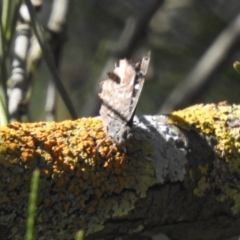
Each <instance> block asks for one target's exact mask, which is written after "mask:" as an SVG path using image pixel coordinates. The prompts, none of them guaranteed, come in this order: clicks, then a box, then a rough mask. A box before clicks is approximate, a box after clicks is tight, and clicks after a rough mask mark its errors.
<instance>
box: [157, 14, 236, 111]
mask: <svg viewBox="0 0 240 240" xmlns="http://www.w3.org/2000/svg"><path fill="white" fill-rule="evenodd" d="M239 26H240V14H239V15H238V16H237V17H236V18H235V19H234V20H233V22H232V23H230V24H229V26H228V27H227V28H226V29H224V30H223V31H222V32H221V33H220V35H219V36H218V37H217V39H216V40H215V41H214V42H213V43H212V45H211V46H210V47H209V49H208V50H207V51H206V52H205V53H204V55H203V56H202V58H201V59H200V60H199V62H198V63H197V65H196V66H195V67H194V69H193V70H192V71H191V72H190V73H189V75H188V76H187V77H186V79H185V80H184V81H182V82H181V83H180V84H179V85H178V86H177V87H176V88H175V89H174V90H173V91H172V93H171V94H170V95H169V97H168V98H167V100H166V101H165V102H164V103H163V105H162V106H161V108H160V110H159V112H158V113H168V112H171V111H172V110H174V109H178V108H182V107H185V106H187V105H189V104H191V102H192V100H193V98H195V96H196V95H197V94H198V93H199V92H200V91H201V90H202V89H203V88H204V86H205V85H206V84H207V83H208V82H209V80H210V77H211V76H212V75H213V73H214V72H215V71H216V70H217V68H219V67H220V65H221V64H222V63H223V61H224V60H225V58H226V57H227V56H228V54H229V53H230V51H231V49H232V48H233V46H234V45H235V44H236V43H237V41H238V40H239V36H240V28H239Z"/></svg>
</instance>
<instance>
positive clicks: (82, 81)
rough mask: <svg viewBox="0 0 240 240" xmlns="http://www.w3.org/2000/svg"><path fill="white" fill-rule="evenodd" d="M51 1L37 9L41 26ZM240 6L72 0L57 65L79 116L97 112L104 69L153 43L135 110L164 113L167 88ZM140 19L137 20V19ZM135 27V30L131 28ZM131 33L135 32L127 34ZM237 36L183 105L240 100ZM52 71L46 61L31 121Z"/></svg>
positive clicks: (40, 111)
mask: <svg viewBox="0 0 240 240" xmlns="http://www.w3.org/2000/svg"><path fill="white" fill-rule="evenodd" d="M51 3H52V1H49V0H44V1H43V5H42V9H41V11H39V13H38V15H39V21H40V22H41V24H42V25H43V26H44V24H46V19H47V18H48V16H49V13H50V9H51V7H52V5H51ZM239 7H240V2H239V1H237V0H211V1H209V0H201V1H199V0H182V1H175V0H165V1H161V0H157V1H156V0H141V1H139V0H121V1H112V0H101V1H99V0H88V1H82V0H71V1H69V9H68V16H67V21H66V25H67V32H66V33H67V34H66V41H65V44H64V47H63V51H62V54H61V63H60V68H59V71H60V76H61V79H62V81H63V83H64V85H65V87H66V89H67V91H68V93H69V94H70V97H71V99H72V101H73V104H74V107H75V109H76V111H77V113H78V116H79V117H87V116H97V115H99V114H98V111H99V106H100V105H99V100H98V97H97V93H98V92H99V91H100V90H99V87H98V82H99V81H100V80H103V79H104V78H106V77H107V72H109V71H111V70H113V68H114V63H115V62H117V60H118V59H119V58H125V57H127V58H128V59H132V60H133V61H138V60H139V59H140V58H141V57H142V56H143V55H144V54H146V53H147V52H148V51H149V50H150V51H151V63H150V69H149V70H148V74H147V80H146V82H145V86H144V89H143V91H142V95H141V97H140V101H139V105H138V108H137V114H151V115H154V114H158V113H160V110H161V106H162V104H163V103H165V102H166V101H168V96H169V94H171V92H172V91H173V90H174V89H175V88H176V87H177V86H178V85H179V84H180V85H181V84H182V83H183V81H184V80H185V79H186V78H187V76H188V75H189V73H190V72H191V71H192V70H193V69H194V67H195V66H196V64H197V63H198V62H199V60H200V58H201V57H202V56H203V54H204V53H205V52H206V51H207V50H208V49H209V47H210V46H211V45H212V44H213V43H214V41H215V40H216V38H217V37H218V36H219V34H220V33H221V32H222V31H224V30H225V29H226V28H228V26H229V25H230V24H231V22H232V21H234V19H235V18H237V16H238V14H239V9H240V8H239ZM138 22H140V24H139V26H138V27H136V25H134V24H136V23H138ZM134 26H135V27H136V29H137V31H135V32H132V29H133V28H134ZM239 28H240V25H239ZM129 36H132V38H131V39H128V38H129ZM229 37H231V36H229ZM238 40H239V39H238ZM238 43H239V41H233V44H232V46H231V48H229V50H228V51H227V54H225V55H224V57H223V60H222V61H221V62H220V63H219V64H218V65H217V66H216V67H215V68H214V69H213V70H212V71H211V73H210V74H209V75H208V77H207V80H206V81H205V82H204V84H202V86H201V87H199V88H198V90H197V91H196V92H194V96H190V97H189V98H187V101H185V102H184V103H183V104H180V105H181V106H180V107H181V108H182V107H186V106H189V105H192V104H195V103H211V102H219V101H223V100H227V101H228V102H229V103H239V102H240V98H239V92H240V91H239V89H240V76H239V75H238V74H237V73H236V72H235V71H234V69H233V67H232V65H233V62H234V61H236V60H239V59H240V54H239V53H240V48H239V44H238ZM220 48H221V47H220ZM222 48H224V45H223V46H222ZM49 78H50V74H49V71H48V69H47V67H46V64H44V62H43V64H41V67H40V71H39V73H38V74H37V77H36V81H35V83H34V85H35V86H34V90H33V96H32V98H31V102H30V111H31V112H32V113H31V116H32V118H31V121H39V120H44V101H45V97H46V94H45V92H46V85H47V81H48V79H49ZM190 91H191V90H190V88H189V92H190ZM184 94H186V93H184ZM177 108H178V106H177ZM168 111H170V110H167V109H166V110H164V112H163V113H167V112H168ZM67 118H70V116H69V115H68V112H67V110H66V108H65V106H64V104H63V103H62V101H61V99H60V98H58V107H57V120H58V121H60V120H64V119H67Z"/></svg>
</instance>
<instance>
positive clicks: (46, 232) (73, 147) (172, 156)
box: [0, 103, 240, 240]
mask: <svg viewBox="0 0 240 240" xmlns="http://www.w3.org/2000/svg"><path fill="white" fill-rule="evenodd" d="M239 117H240V108H239V107H238V106H227V105H225V104H224V103H221V104H218V105H214V104H211V105H206V106H203V105H196V106H193V107H190V108H187V109H185V110H182V111H178V112H173V113H172V114H170V115H169V116H155V117H154V116H153V117H151V116H143V117H141V118H135V120H134V123H135V124H134V136H133V138H132V139H131V140H129V142H127V143H126V145H125V146H120V147H118V146H114V144H112V141H111V140H110V139H108V138H105V134H104V130H103V127H102V122H101V120H100V119H99V118H89V119H79V120H77V121H65V122H62V123H41V122H40V123H32V124H20V123H14V124H10V125H9V126H7V127H1V128H0V164H1V168H0V176H1V177H0V189H1V192H0V195H1V196H0V203H1V204H0V223H1V226H2V228H1V229H2V230H4V232H5V233H6V234H5V238H2V239H23V236H24V233H25V220H26V209H27V200H28V193H29V182H30V177H31V173H32V171H33V170H34V169H35V168H36V167H38V168H39V169H40V170H41V182H40V191H39V203H38V212H37V219H36V221H37V223H36V229H35V239H73V237H74V234H75V232H76V231H77V230H79V229H80V228H83V229H85V232H86V235H87V236H86V238H85V239H114V238H116V237H122V239H147V238H150V237H151V236H153V235H155V234H157V233H159V232H162V233H165V234H166V235H168V236H169V237H170V238H171V239H173V240H174V239H187V240H188V239H199V240H200V239H204V240H206V239H211V240H212V239H213V240H214V239H225V238H226V237H229V236H233V235H237V234H240V228H239V224H240V218H239V210H240V202H239V201H240V194H239V190H240V189H239V171H240V167H239V166H240V162H239V159H240V157H239V153H238V146H239V139H238V138H239V126H240V124H239V120H238V119H239Z"/></svg>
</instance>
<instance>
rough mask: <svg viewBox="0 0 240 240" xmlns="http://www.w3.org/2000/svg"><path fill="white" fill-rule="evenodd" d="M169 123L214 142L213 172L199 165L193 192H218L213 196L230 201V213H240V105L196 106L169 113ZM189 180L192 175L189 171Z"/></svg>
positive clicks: (197, 194) (222, 103)
mask: <svg viewBox="0 0 240 240" xmlns="http://www.w3.org/2000/svg"><path fill="white" fill-rule="evenodd" d="M168 124H175V125H177V126H179V127H180V128H183V129H185V130H191V129H197V130H198V131H199V132H200V133H202V134H204V135H205V136H206V138H207V139H208V140H209V139H211V138H212V139H214V141H213V142H212V143H210V144H211V146H212V147H213V150H214V152H215V159H214V162H213V165H214V169H213V171H212V172H209V166H208V165H205V166H199V169H198V171H199V172H200V176H201V177H200V179H198V180H197V186H196V188H195V189H194V191H193V193H194V195H196V196H203V195H205V194H206V193H207V192H208V191H209V190H210V189H212V190H213V189H218V190H220V191H221V193H220V194H219V195H218V196H217V197H216V199H217V200H219V201H223V200H226V199H229V198H230V199H233V200H234V202H235V205H234V206H233V207H232V211H233V213H234V214H235V213H239V210H240V208H239V205H240V203H239V202H240V201H239V199H240V198H239V191H232V189H234V188H236V189H239V185H240V182H239V174H240V150H239V149H240V106H238V105H227V103H226V102H221V103H219V104H207V105H203V104H198V105H194V106H191V107H189V108H186V109H183V110H180V111H175V112H173V113H171V114H170V116H169V120H168ZM189 176H190V178H191V179H193V178H194V176H195V174H194V172H193V170H190V171H189Z"/></svg>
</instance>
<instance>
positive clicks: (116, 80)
mask: <svg viewBox="0 0 240 240" xmlns="http://www.w3.org/2000/svg"><path fill="white" fill-rule="evenodd" d="M149 62H150V52H149V53H148V54H147V56H145V57H143V58H142V59H141V61H140V62H138V63H136V64H133V63H131V62H130V61H128V60H126V59H122V60H120V61H119V65H118V66H115V69H114V71H113V72H110V73H108V79H106V80H103V81H101V82H100V87H101V89H102V92H101V93H99V94H98V96H99V98H100V99H101V100H102V105H101V108H100V115H101V117H102V120H103V123H104V126H105V129H106V132H107V136H108V137H111V138H112V139H113V140H114V142H115V143H116V144H119V145H121V144H122V143H124V142H125V141H126V140H127V139H128V138H130V137H131V136H132V132H131V128H132V125H133V117H134V114H135V111H136V107H137V104H138V101H139V97H140V94H141V91H142V88H143V85H144V81H145V75H146V73H147V69H148V65H149Z"/></svg>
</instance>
